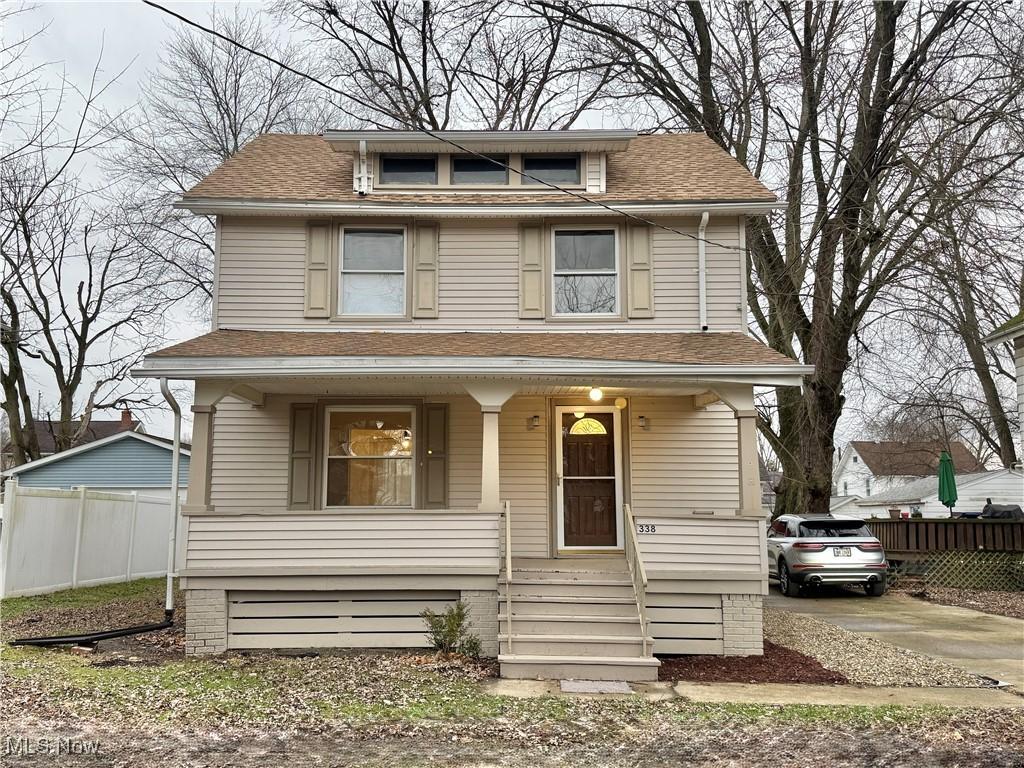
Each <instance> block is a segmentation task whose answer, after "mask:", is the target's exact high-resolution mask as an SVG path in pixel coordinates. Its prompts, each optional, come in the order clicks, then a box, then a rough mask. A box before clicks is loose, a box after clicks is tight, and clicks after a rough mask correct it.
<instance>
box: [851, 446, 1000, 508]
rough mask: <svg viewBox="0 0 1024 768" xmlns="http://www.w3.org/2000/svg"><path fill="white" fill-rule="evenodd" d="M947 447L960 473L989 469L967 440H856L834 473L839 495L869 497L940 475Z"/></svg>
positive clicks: (954, 465)
mask: <svg viewBox="0 0 1024 768" xmlns="http://www.w3.org/2000/svg"><path fill="white" fill-rule="evenodd" d="M944 450H948V451H949V453H950V456H951V457H952V458H953V467H954V468H955V469H956V472H957V474H958V475H959V474H961V473H967V474H969V473H974V472H984V471H985V466H984V465H983V464H982V463H981V462H980V461H978V459H977V457H976V456H974V454H972V453H971V452H970V451H969V450H968V449H967V447H966V446H965V445H964V444H963V443H957V442H953V443H950V444H949V445H948V446H946V445H943V444H941V443H938V442H925V441H917V442H906V443H904V442H896V441H882V442H878V441H868V440H853V441H851V442H850V443H849V444H847V446H846V448H844V449H843V452H842V454H841V456H840V458H839V461H838V462H837V464H836V467H835V469H834V470H833V473H832V482H833V485H834V486H835V495H836V496H839V497H845V496H860V497H862V498H869V497H872V496H876V495H878V494H880V493H886V492H888V491H891V490H893V489H896V488H900V487H902V486H905V485H906V484H907V483H910V482H913V481H914V480H917V479H919V478H928V477H937V476H938V472H939V457H940V456H941V455H942V452H943V451H944Z"/></svg>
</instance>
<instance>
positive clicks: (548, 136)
mask: <svg viewBox="0 0 1024 768" xmlns="http://www.w3.org/2000/svg"><path fill="white" fill-rule="evenodd" d="M432 133H433V134H434V135H433V136H432V135H429V134H427V133H425V132H423V131H359V130H356V131H344V130H327V131H324V133H323V138H324V141H326V142H327V143H328V144H330V145H331V148H332V149H333V150H334V151H335V152H354V151H358V150H359V148H360V144H361V143H362V142H366V149H367V151H369V152H381V151H396V150H397V151H403V150H404V151H418V150H419V149H420V148H423V147H437V148H440V147H446V148H450V149H454V150H456V151H458V147H466V148H467V149H478V148H482V149H484V150H486V151H515V150H516V149H517V148H520V147H521V148H527V147H530V146H535V145H538V144H540V145H543V146H544V147H545V148H549V147H552V146H554V147H560V148H564V149H565V150H566V151H570V150H578V151H584V152H585V151H603V152H622V151H624V150H626V149H627V148H628V147H629V142H630V141H632V140H633V139H635V138H636V137H637V132H636V131H635V130H626V129H577V130H568V131H558V130H555V131H433V132H432ZM453 145H458V146H453Z"/></svg>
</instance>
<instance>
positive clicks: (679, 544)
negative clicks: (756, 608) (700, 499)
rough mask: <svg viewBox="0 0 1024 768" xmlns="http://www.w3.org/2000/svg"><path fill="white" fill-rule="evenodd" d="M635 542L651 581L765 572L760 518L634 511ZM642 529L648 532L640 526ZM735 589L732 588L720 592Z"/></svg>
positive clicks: (749, 575) (738, 576) (745, 577)
mask: <svg viewBox="0 0 1024 768" xmlns="http://www.w3.org/2000/svg"><path fill="white" fill-rule="evenodd" d="M636 520H637V524H638V525H639V526H653V528H654V532H653V533H638V534H637V540H638V542H639V544H640V552H641V554H642V555H643V558H644V565H645V566H646V568H647V572H648V575H649V576H650V578H653V579H659V578H660V579H698V580H713V581H714V580H721V581H724V582H729V581H734V580H736V579H743V580H748V579H753V580H757V579H759V578H761V574H762V573H764V572H765V557H766V554H765V546H764V539H765V530H764V528H765V524H764V520H762V519H760V518H733V519H728V518H697V517H659V516H657V515H637V517H636ZM644 530H650V529H649V528H646V527H645V528H644ZM726 591H728V592H733V593H736V592H739V591H740V590H736V589H735V588H733V587H731V586H730V587H729V588H728V589H727V590H726V589H723V592H726Z"/></svg>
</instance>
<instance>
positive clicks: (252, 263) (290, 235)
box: [217, 217, 333, 328]
mask: <svg viewBox="0 0 1024 768" xmlns="http://www.w3.org/2000/svg"><path fill="white" fill-rule="evenodd" d="M219 270H220V273H219V275H218V276H217V278H218V282H217V286H218V287H217V291H218V295H217V322H218V326H219V327H221V328H271V327H274V326H276V325H288V326H295V327H298V326H302V325H306V324H311V323H320V324H323V323H325V322H327V321H326V320H307V319H306V318H305V317H304V308H305V284H306V283H305V281H306V222H305V221H304V220H303V219H296V218H289V219H283V218H269V217H268V218H258V219H257V218H245V219H240V218H230V217H222V218H221V232H220V260H219ZM332 279H333V278H332Z"/></svg>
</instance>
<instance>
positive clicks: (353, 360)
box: [132, 356, 814, 385]
mask: <svg viewBox="0 0 1024 768" xmlns="http://www.w3.org/2000/svg"><path fill="white" fill-rule="evenodd" d="M813 372H814V367H813V366H810V365H785V364H782V365H683V364H673V363H643V362H634V361H621V360H586V359H566V358H544V359H541V358H531V357H502V358H485V357H473V358H469V357H464V358H461V357H460V358H452V357H427V356H422V357H328V356H280V357H150V358H147V359H146V362H145V364H144V365H143V366H142V367H141V368H136V369H135V370H133V371H132V375H133V376H135V377H138V378H164V377H166V378H175V379H194V378H230V377H237V376H259V377H268V378H276V377H280V376H330V377H332V378H333V377H338V378H345V377H350V376H367V375H372V376H382V377H383V376H390V375H404V376H416V375H421V376H453V377H465V376H502V377H504V376H509V377H513V378H519V377H523V376H577V377H578V376H580V375H587V376H598V377H600V376H601V375H606V376H635V377H658V376H670V377H674V376H686V377H694V378H698V379H712V378H716V377H721V376H732V377H736V376H739V377H743V378H764V377H770V378H773V379H774V378H779V377H781V378H785V379H787V380H790V379H791V380H792V382H793V384H794V385H796V384H797V383H798V382H799V381H800V379H801V377H803V376H805V375H808V374H811V373H813Z"/></svg>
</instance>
